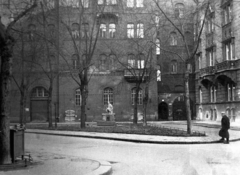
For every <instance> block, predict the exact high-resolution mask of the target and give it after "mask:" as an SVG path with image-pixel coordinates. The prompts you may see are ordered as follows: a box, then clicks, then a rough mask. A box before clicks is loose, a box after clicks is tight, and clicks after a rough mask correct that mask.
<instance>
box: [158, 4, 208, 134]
mask: <svg viewBox="0 0 240 175" xmlns="http://www.w3.org/2000/svg"><path fill="white" fill-rule="evenodd" d="M154 3H155V5H156V7H157V10H158V12H159V14H161V18H163V19H165V20H166V23H169V24H170V26H171V27H172V28H173V29H174V30H175V31H176V32H178V33H179V35H180V37H181V39H182V41H183V46H184V47H183V48H184V52H185V53H186V55H182V54H179V53H178V52H175V51H172V50H169V49H167V48H166V47H164V46H165V45H164V44H161V49H162V50H164V51H166V52H168V53H170V54H174V55H176V56H177V57H179V58H180V59H181V60H182V61H183V62H185V69H186V71H185V73H184V76H185V77H184V81H185V97H186V110H187V132H188V134H191V108H190V99H189V65H190V64H189V63H190V62H191V61H193V60H194V58H195V56H196V53H197V50H198V47H199V43H200V40H201V35H202V31H203V28H204V25H205V20H206V14H207V10H208V8H209V4H210V1H209V0H206V1H203V2H201V3H200V2H198V1H194V3H195V4H193V5H192V6H190V5H187V7H186V9H184V7H183V6H182V4H180V5H181V6H179V7H176V6H175V4H174V2H173V1H170V2H168V3H163V2H160V1H159V0H154ZM200 14H202V16H201V17H200V18H199V19H201V20H200V21H199V22H198V23H196V28H197V29H198V32H197V33H196V37H195V43H194V46H192V45H189V44H188V38H187V37H188V36H186V32H187V30H188V27H187V25H188V24H189V21H190V22H191V21H193V16H194V15H200ZM159 27H166V29H167V27H169V25H165V26H164V25H160V26H159Z"/></svg>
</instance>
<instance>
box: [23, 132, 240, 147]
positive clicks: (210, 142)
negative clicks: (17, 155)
mask: <svg viewBox="0 0 240 175" xmlns="http://www.w3.org/2000/svg"><path fill="white" fill-rule="evenodd" d="M25 132H26V133H33V134H44V135H56V136H70V137H83V138H93V139H106V140H116V141H125V142H133V143H151V144H213V143H222V142H219V140H218V139H217V140H215V139H214V140H199V141H198V140H194V141H191V140H189V141H180V140H179V141H171V140H164V139H163V140H150V139H148V140H147V139H134V138H117V137H111V136H96V135H94V136H93V135H77V134H76V135H73V134H68V133H47V132H44V131H43V132H41V131H33V129H32V130H31V131H28V130H26V131H25ZM235 141H240V138H237V139H232V140H230V142H235Z"/></svg>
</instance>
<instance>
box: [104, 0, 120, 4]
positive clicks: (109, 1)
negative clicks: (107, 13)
mask: <svg viewBox="0 0 240 175" xmlns="http://www.w3.org/2000/svg"><path fill="white" fill-rule="evenodd" d="M106 4H107V5H115V4H117V0H106Z"/></svg>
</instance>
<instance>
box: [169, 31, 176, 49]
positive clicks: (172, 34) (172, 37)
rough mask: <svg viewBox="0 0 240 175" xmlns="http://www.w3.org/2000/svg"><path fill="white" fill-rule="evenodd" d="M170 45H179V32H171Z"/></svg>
mask: <svg viewBox="0 0 240 175" xmlns="http://www.w3.org/2000/svg"><path fill="white" fill-rule="evenodd" d="M170 45H171V46H176V45H177V33H176V32H171V33H170Z"/></svg>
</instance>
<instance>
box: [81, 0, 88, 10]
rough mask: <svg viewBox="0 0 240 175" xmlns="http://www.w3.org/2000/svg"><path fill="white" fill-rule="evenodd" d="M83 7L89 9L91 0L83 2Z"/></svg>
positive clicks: (82, 0)
mask: <svg viewBox="0 0 240 175" xmlns="http://www.w3.org/2000/svg"><path fill="white" fill-rule="evenodd" d="M81 5H82V7H83V8H88V7H89V0H81Z"/></svg>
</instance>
